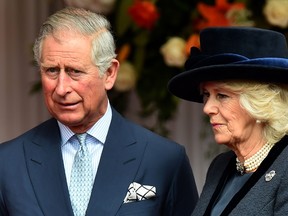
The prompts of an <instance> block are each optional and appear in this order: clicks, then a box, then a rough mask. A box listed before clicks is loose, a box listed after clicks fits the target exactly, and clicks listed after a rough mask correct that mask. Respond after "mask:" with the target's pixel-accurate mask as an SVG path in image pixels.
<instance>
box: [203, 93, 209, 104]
mask: <svg viewBox="0 0 288 216" xmlns="http://www.w3.org/2000/svg"><path fill="white" fill-rule="evenodd" d="M208 98H209V93H208V92H203V102H204V103H205V102H206V101H207V100H208Z"/></svg>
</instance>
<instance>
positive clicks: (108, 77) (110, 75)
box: [105, 59, 120, 90]
mask: <svg viewBox="0 0 288 216" xmlns="http://www.w3.org/2000/svg"><path fill="white" fill-rule="evenodd" d="M119 65H120V64H119V61H117V60H116V59H113V60H112V62H111V66H110V67H109V68H108V69H107V71H106V73H105V89H106V90H110V89H112V88H113V86H114V83H115V81H116V78H117V74H118V70H119Z"/></svg>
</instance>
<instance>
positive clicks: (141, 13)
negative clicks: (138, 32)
mask: <svg viewBox="0 0 288 216" xmlns="http://www.w3.org/2000/svg"><path fill="white" fill-rule="evenodd" d="M128 13H129V14H130V16H131V17H132V19H133V20H134V22H135V23H136V24H137V25H138V26H140V27H142V28H145V29H151V28H152V27H153V26H154V24H155V22H156V21H157V20H158V18H159V13H158V10H157V8H156V6H155V5H154V4H153V3H152V2H149V1H135V3H134V4H133V5H132V6H131V7H130V8H129V9H128Z"/></svg>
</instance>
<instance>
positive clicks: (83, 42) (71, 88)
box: [41, 31, 118, 132]
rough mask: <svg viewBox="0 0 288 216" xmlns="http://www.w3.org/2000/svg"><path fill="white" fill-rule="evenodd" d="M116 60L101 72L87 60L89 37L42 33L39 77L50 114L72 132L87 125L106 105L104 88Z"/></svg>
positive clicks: (112, 76)
mask: <svg viewBox="0 0 288 216" xmlns="http://www.w3.org/2000/svg"><path fill="white" fill-rule="evenodd" d="M117 70H118V62H117V61H116V60H115V61H113V62H112V66H111V67H110V68H109V69H108V70H107V72H106V74H105V75H103V76H100V75H99V70H98V68H97V67H96V66H95V65H94V64H93V63H92V60H91V37H84V36H82V35H79V34H76V33H73V32H69V31H65V32H64V31H60V32H58V33H56V34H54V35H50V36H48V37H46V38H45V39H44V41H43V46H42V55H41V80H42V86H43V92H44V97H45V102H46V105H47V108H48V110H49V112H50V113H51V115H52V116H53V117H55V118H56V119H57V120H59V121H60V122H61V123H63V124H65V125H67V126H68V127H69V128H70V129H71V130H72V131H74V132H81V131H82V132H83V131H85V130H87V129H89V128H90V127H91V126H92V125H93V124H94V123H95V122H96V121H97V120H98V119H99V118H101V116H103V114H104V113H105V111H106V109H107V103H108V100H107V95H106V91H107V90H109V89H111V88H112V87H113V84H114V81H115V79H116V74H117Z"/></svg>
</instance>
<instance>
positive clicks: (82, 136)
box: [76, 133, 87, 146]
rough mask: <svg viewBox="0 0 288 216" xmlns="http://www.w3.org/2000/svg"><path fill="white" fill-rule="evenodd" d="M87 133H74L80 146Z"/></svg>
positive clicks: (82, 144)
mask: <svg viewBox="0 0 288 216" xmlns="http://www.w3.org/2000/svg"><path fill="white" fill-rule="evenodd" d="M86 136H87V133H82V134H76V137H77V139H78V141H79V143H80V146H84V145H85V140H86Z"/></svg>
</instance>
